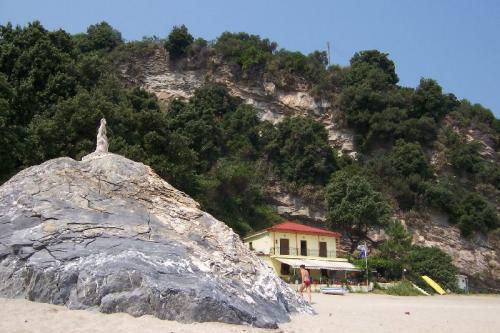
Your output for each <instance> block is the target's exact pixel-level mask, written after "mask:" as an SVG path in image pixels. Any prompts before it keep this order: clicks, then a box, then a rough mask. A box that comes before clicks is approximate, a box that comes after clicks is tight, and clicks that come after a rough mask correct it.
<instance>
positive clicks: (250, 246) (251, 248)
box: [248, 242, 253, 251]
mask: <svg viewBox="0 0 500 333" xmlns="http://www.w3.org/2000/svg"><path fill="white" fill-rule="evenodd" d="M248 247H249V248H250V251H253V244H252V242H250V243H248Z"/></svg>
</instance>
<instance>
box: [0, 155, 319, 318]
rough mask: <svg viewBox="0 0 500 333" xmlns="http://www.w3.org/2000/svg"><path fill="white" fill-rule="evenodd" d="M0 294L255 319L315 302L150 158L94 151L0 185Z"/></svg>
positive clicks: (164, 314)
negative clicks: (140, 159)
mask: <svg viewBox="0 0 500 333" xmlns="http://www.w3.org/2000/svg"><path fill="white" fill-rule="evenodd" d="M221 200H223V198H221ZM0 296H3V297H26V298H28V299H30V300H33V301H38V302H47V303H53V304H65V305H66V306H68V307H69V308H72V309H87V308H96V309H99V310H100V311H102V312H105V313H111V312H127V313H129V314H131V315H133V316H141V315H145V314H151V315H154V316H157V317H159V318H162V319H171V320H178V321H182V322H192V321H221V322H226V323H236V324H250V325H254V326H258V327H277V324H278V323H280V322H284V321H287V320H288V319H289V313H290V312H293V311H299V312H309V313H310V312H312V310H311V308H310V307H309V306H308V305H306V304H305V303H304V301H303V300H302V299H301V298H300V297H297V295H296V294H295V293H294V292H293V291H292V290H291V289H290V288H289V287H288V286H287V285H286V284H285V283H283V282H282V281H281V280H280V279H279V278H278V277H276V275H274V274H273V272H272V270H271V269H270V268H269V267H267V265H265V264H264V263H263V262H262V261H260V260H259V259H258V258H257V257H256V256H255V255H254V254H252V253H251V252H250V251H248V249H247V248H246V247H245V246H244V245H243V244H242V242H241V241H240V239H239V237H238V236H237V235H236V234H234V232H233V231H232V230H231V229H229V228H228V227H227V226H226V225H225V224H223V223H222V222H220V221H217V220H216V219H214V218H213V217H212V216H211V215H209V214H207V213H205V212H203V211H201V210H200V209H199V205H198V204H197V203H196V202H195V201H194V200H192V199H191V198H190V197H188V196H187V195H186V194H184V193H182V192H180V191H178V190H176V189H174V188H173V187H172V186H170V185H169V184H168V183H166V182H165V181H163V180H162V179H161V178H159V177H158V176H157V175H156V174H155V173H154V172H153V171H152V170H151V168H149V167H147V166H145V165H143V164H141V163H136V162H133V161H130V160H128V159H126V158H124V157H122V156H118V155H114V154H96V153H94V154H91V155H88V156H87V157H85V158H84V159H83V161H81V162H79V161H75V160H72V159H70V158H58V159H55V160H51V161H48V162H45V163H43V164H41V165H39V166H35V167H31V168H28V169H26V170H24V171H22V172H20V173H19V174H17V175H16V176H14V177H13V178H12V179H10V180H9V181H8V182H7V183H5V184H4V185H2V186H1V187H0Z"/></svg>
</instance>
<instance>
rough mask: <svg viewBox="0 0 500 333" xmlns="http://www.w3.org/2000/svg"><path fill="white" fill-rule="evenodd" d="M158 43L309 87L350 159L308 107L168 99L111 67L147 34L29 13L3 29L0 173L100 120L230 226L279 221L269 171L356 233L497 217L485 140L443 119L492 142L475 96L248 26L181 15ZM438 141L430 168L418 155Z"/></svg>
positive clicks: (48, 153) (374, 55)
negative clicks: (275, 115) (63, 24)
mask: <svg viewBox="0 0 500 333" xmlns="http://www.w3.org/2000/svg"><path fill="white" fill-rule="evenodd" d="M164 42H165V44H164V45H165V47H166V48H167V49H168V51H169V54H170V56H171V57H172V59H175V60H176V61H177V60H178V64H180V63H186V62H187V63H188V66H191V67H193V68H202V67H203V68H206V69H209V68H210V69H213V68H212V67H211V66H215V67H216V66H218V65H220V64H221V63H220V60H222V64H224V65H229V67H230V69H231V71H232V72H233V74H234V75H235V76H234V77H235V79H236V80H242V79H243V80H264V81H266V82H273V83H275V85H276V87H277V89H281V90H287V89H292V90H293V89H296V88H297V87H305V88H306V89H309V91H310V92H311V94H312V95H313V96H315V97H316V98H317V102H320V101H321V102H323V101H327V102H330V103H332V105H334V107H338V108H340V110H341V111H342V114H343V115H344V116H345V119H346V121H347V123H348V124H349V125H350V126H351V128H352V129H354V130H355V133H356V137H357V143H358V147H359V150H360V154H359V156H358V159H357V160H356V161H353V160H351V159H350V158H348V157H346V156H342V157H338V156H337V155H338V152H336V151H334V150H333V149H332V148H331V147H330V145H329V142H328V133H327V131H326V129H325V128H324V126H323V125H322V124H321V123H320V122H318V121H316V120H314V119H313V118H311V117H303V116H296V117H285V119H284V120H283V121H282V122H281V123H279V124H278V125H272V124H271V123H268V122H265V121H260V120H259V117H258V115H257V111H256V110H255V109H254V108H253V107H251V106H249V105H244V104H242V101H241V100H240V99H238V98H235V97H233V96H231V95H230V93H229V92H228V90H227V89H226V88H225V87H223V86H220V85H214V84H208V85H205V86H203V87H201V88H200V89H198V90H197V91H196V92H195V94H194V96H193V97H192V98H190V99H188V100H184V101H180V100H174V101H172V102H171V103H170V104H169V105H168V106H163V105H160V104H159V103H158V101H157V99H156V97H155V96H154V95H152V94H150V93H147V92H146V91H144V90H142V89H139V88H137V87H134V85H133V84H130V82H129V84H128V85H125V84H124V82H123V81H122V79H121V77H120V76H119V73H118V71H117V68H118V67H119V66H118V65H117V64H123V62H127V61H128V59H130V58H141V57H144V56H148V55H149V56H151V55H152V54H154V52H155V47H156V45H157V44H159V43H160V40H159V39H157V38H153V39H145V40H143V41H139V42H128V43H124V42H123V39H122V37H121V34H120V33H119V32H118V31H116V30H115V29H113V28H112V27H111V26H110V25H109V24H107V23H105V22H101V23H98V24H95V25H92V26H90V27H89V28H88V29H87V32H86V33H82V34H77V35H70V34H68V33H66V32H64V31H63V30H57V31H47V30H46V29H45V28H44V27H43V26H42V25H41V24H40V23H39V22H33V23H30V24H28V25H27V26H25V27H13V26H12V25H10V24H7V25H5V26H0V154H1V157H2V158H1V159H0V181H5V180H6V179H8V178H9V177H10V176H12V175H13V174H14V173H16V172H18V171H19V170H21V169H23V168H25V167H27V166H30V165H33V164H37V163H41V162H43V161H45V160H47V159H50V158H54V157H58V156H70V157H73V158H80V157H82V156H83V155H85V154H88V153H90V152H91V151H93V149H94V145H95V131H96V128H97V126H98V123H99V119H100V118H101V117H106V119H107V120H108V124H109V129H108V131H109V137H110V149H111V151H113V152H116V153H119V154H123V155H125V156H127V157H130V158H132V159H134V160H138V161H142V162H144V163H146V164H148V165H151V166H152V167H153V168H154V169H155V171H156V172H157V173H158V174H159V175H160V176H161V177H163V178H165V179H166V180H167V181H169V182H170V183H172V185H174V186H176V187H178V188H180V189H182V190H184V191H186V192H187V193H188V194H190V195H192V196H193V197H195V198H196V199H197V200H198V201H200V202H201V203H202V205H203V208H204V209H206V210H208V211H209V212H211V213H213V214H214V215H215V216H216V217H218V218H220V219H222V220H224V221H225V222H226V223H227V224H228V225H230V226H231V227H233V228H234V229H235V230H236V231H237V232H239V233H240V234H242V235H243V234H245V233H247V232H249V231H251V230H256V229H259V228H263V227H265V226H267V225H269V224H271V223H272V222H273V221H275V220H276V214H275V213H273V212H272V211H271V210H270V209H269V206H268V204H267V202H268V200H267V198H266V195H265V193H266V189H267V187H268V186H269V182H270V181H271V180H272V181H276V180H277V181H279V182H281V183H285V184H287V185H290V187H295V188H308V189H314V191H316V192H317V193H316V197H321V198H323V194H324V193H327V194H326V198H325V199H326V200H327V202H328V213H329V223H330V226H331V227H332V228H341V229H342V230H344V231H346V232H347V233H348V234H349V235H350V236H351V237H352V239H353V241H355V242H356V241H359V240H361V239H364V238H365V237H366V230H367V227H369V226H385V225H386V224H387V222H388V216H390V214H391V213H392V212H394V211H395V210H403V211H408V210H411V209H413V210H417V211H419V210H427V209H429V208H432V209H438V210H442V211H443V212H445V213H447V214H448V215H449V216H450V222H452V223H455V224H456V225H457V226H458V227H459V228H460V229H461V231H462V233H463V234H464V235H472V234H473V233H474V232H475V231H481V232H487V231H489V230H492V229H495V228H497V227H498V215H497V213H496V211H495V208H494V207H495V206H494V205H495V204H497V203H496V200H497V199H496V198H497V197H498V195H497V194H498V193H497V191H498V190H499V189H500V187H499V186H500V168H499V166H498V163H497V162H496V161H495V156H494V154H495V153H496V152H493V153H492V154H493V157H490V158H487V157H485V152H484V145H483V144H482V143H481V141H477V140H472V141H470V140H466V139H465V135H464V134H463V133H457V130H456V128H459V129H463V128H467V129H470V131H476V132H478V131H480V132H481V133H483V134H484V135H486V136H487V140H489V141H488V142H489V144H490V145H491V146H493V147H494V149H497V147H498V146H499V143H500V139H499V138H500V136H499V135H500V134H499V133H500V125H499V122H498V119H496V118H495V117H494V116H493V114H492V113H491V112H490V111H489V110H487V109H485V108H483V107H481V106H480V105H477V104H476V105H472V104H471V103H469V102H467V101H460V102H459V101H457V99H456V98H455V97H454V96H453V95H451V94H445V93H443V91H442V88H441V87H440V86H439V84H438V83H437V82H436V81H434V80H430V79H422V80H421V81H420V84H419V86H418V87H417V88H415V89H413V88H405V87H401V86H399V85H398V84H397V83H398V76H397V74H396V70H395V65H394V63H393V62H392V61H391V60H390V59H389V57H388V55H387V54H385V53H382V52H379V51H376V50H369V51H361V52H358V53H356V54H355V55H354V57H353V58H352V60H351V64H350V66H348V67H345V68H341V67H339V66H328V59H327V55H326V54H325V52H321V51H315V52H313V53H311V54H309V55H304V54H302V53H300V52H292V51H288V50H284V49H278V45H277V44H276V43H274V42H272V41H269V40H268V39H262V38H260V37H259V36H256V35H250V34H246V33H229V32H225V33H223V34H222V35H221V36H220V37H219V38H218V39H217V40H216V41H214V42H210V43H208V42H206V41H204V40H202V39H199V38H198V39H195V38H194V37H193V36H192V35H191V34H190V33H189V31H188V29H187V28H186V27H185V26H180V27H174V28H173V29H172V31H171V32H170V34H169V35H168V37H167V39H166V40H165V41H164ZM210 57H212V58H213V59H217V61H212V62H211V61H209V59H212V58H210ZM186 59H189V61H187V60H186ZM133 66H134V64H128V67H133ZM181 67H182V66H179V68H181ZM129 69H130V68H129ZM139 70H140V68H139V69H137V68H136V71H137V72H138V71H139ZM133 72H134V71H131V73H133ZM258 83H259V84H262V82H261V81H258ZM435 151H438V152H439V153H440V155H439V156H438V157H441V158H443V159H444V162H443V163H442V165H444V167H441V169H438V168H437V167H436V166H435V164H432V165H431V163H430V161H431V157H433V158H434V157H435V156H433V155H432V154H433V152H435ZM438 162H439V161H438ZM325 189H326V191H325ZM217 198H220V200H217ZM384 260H386V259H384Z"/></svg>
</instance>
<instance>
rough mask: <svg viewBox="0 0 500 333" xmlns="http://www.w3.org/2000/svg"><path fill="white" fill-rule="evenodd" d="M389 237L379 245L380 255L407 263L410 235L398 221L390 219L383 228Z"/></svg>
mask: <svg viewBox="0 0 500 333" xmlns="http://www.w3.org/2000/svg"><path fill="white" fill-rule="evenodd" d="M385 232H386V233H387V236H389V239H388V240H387V241H385V242H384V243H382V245H380V246H379V248H378V249H379V251H380V257H382V258H385V259H389V260H396V261H398V262H399V263H400V264H401V265H403V266H407V265H408V251H409V250H410V248H411V242H412V236H411V234H410V233H408V231H407V230H406V229H405V227H404V226H403V225H402V224H401V222H399V221H392V222H391V223H389V225H388V226H387V227H386V228H385Z"/></svg>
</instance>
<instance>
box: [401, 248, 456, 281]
mask: <svg viewBox="0 0 500 333" xmlns="http://www.w3.org/2000/svg"><path fill="white" fill-rule="evenodd" d="M409 262H410V265H411V266H410V267H411V268H410V273H411V275H412V278H413V280H414V282H415V283H416V284H417V285H418V286H419V287H422V288H424V289H426V290H427V289H428V286H426V284H425V282H424V281H423V280H422V279H421V276H422V275H427V276H429V277H430V278H431V279H433V280H434V281H436V282H437V283H438V284H440V285H441V286H442V287H443V288H444V289H445V290H446V289H450V290H451V291H456V290H457V288H458V287H457V273H458V271H457V268H456V267H455V266H454V265H453V263H452V258H451V257H450V256H449V255H448V254H446V253H444V252H443V251H442V250H440V249H438V248H436V247H419V246H413V248H412V249H411V251H410V253H409Z"/></svg>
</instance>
